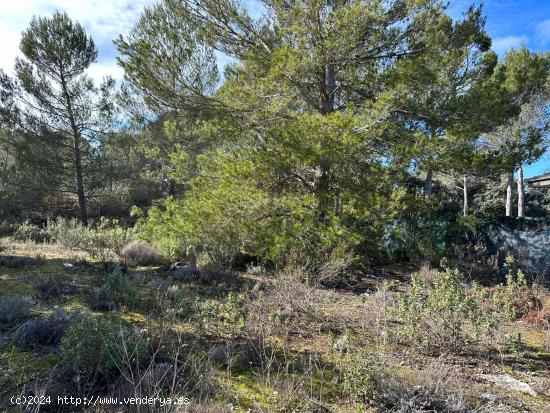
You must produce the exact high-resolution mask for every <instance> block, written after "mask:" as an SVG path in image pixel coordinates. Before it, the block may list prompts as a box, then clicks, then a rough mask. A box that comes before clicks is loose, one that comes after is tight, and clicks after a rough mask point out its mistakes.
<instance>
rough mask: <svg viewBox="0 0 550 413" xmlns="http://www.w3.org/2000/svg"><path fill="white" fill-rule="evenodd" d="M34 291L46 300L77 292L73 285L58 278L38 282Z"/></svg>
mask: <svg viewBox="0 0 550 413" xmlns="http://www.w3.org/2000/svg"><path fill="white" fill-rule="evenodd" d="M36 289H37V290H38V291H39V292H40V294H41V295H42V297H43V298H44V299H46V300H49V299H51V298H57V297H60V296H62V295H65V294H74V293H75V292H76V291H77V290H78V289H77V287H76V286H75V285H73V284H71V283H70V282H69V281H68V280H65V279H63V278H61V277H60V276H56V277H48V278H46V279H44V280H42V281H40V282H39V283H38V284H37V286H36Z"/></svg>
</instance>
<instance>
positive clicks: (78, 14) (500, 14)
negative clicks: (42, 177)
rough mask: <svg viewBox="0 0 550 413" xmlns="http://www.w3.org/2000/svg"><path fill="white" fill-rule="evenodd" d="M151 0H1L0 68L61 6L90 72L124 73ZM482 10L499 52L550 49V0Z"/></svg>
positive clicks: (544, 167) (533, 170) (547, 162)
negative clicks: (87, 38)
mask: <svg viewBox="0 0 550 413" xmlns="http://www.w3.org/2000/svg"><path fill="white" fill-rule="evenodd" d="M154 2H155V1H154V0H17V1H4V2H2V8H1V10H2V12H1V14H0V38H1V39H2V51H1V53H0V68H3V69H4V70H6V71H8V72H10V71H11V69H12V67H13V61H14V58H15V56H16V55H17V53H18V47H19V39H20V35H21V32H22V31H23V30H24V29H25V28H26V27H27V26H28V24H29V21H30V19H31V18H32V16H33V15H36V14H37V15H48V14H50V13H51V12H53V11H54V10H56V9H61V10H65V11H66V12H67V13H68V14H69V16H71V17H72V18H73V19H76V20H78V21H80V22H81V23H82V24H83V25H84V27H85V28H86V30H87V31H88V32H89V33H90V34H91V35H92V36H93V38H94V40H95V41H96V44H97V46H98V49H99V58H98V62H97V63H96V64H94V65H93V66H92V67H91V68H90V75H91V76H92V77H94V78H95V79H98V80H99V79H101V78H102V77H103V76H105V75H107V74H110V75H112V76H113V77H115V78H117V79H120V78H122V74H123V73H122V70H121V69H120V68H119V67H118V66H117V64H116V61H115V57H116V49H115V48H114V46H113V43H112V40H113V39H114V38H115V37H117V36H118V34H120V33H125V32H127V31H128V30H129V29H130V28H131V27H132V25H133V23H134V22H135V21H136V20H137V19H138V17H139V15H140V13H141V10H142V9H143V7H145V6H146V5H151V4H153V3H154ZM245 3H246V4H247V6H248V7H249V9H250V10H251V11H252V14H253V15H255V16H257V15H258V14H259V12H260V9H259V7H258V6H257V5H256V2H255V0H245ZM450 3H451V4H450V7H449V14H450V15H451V16H452V17H454V18H459V17H460V16H461V15H462V13H463V12H464V11H465V10H466V9H467V7H468V5H470V4H471V3H475V4H479V3H480V2H479V1H475V0H450ZM483 4H484V14H485V15H486V17H487V31H488V32H489V34H490V35H491V37H492V38H493V48H494V49H495V51H496V52H497V53H499V55H500V56H502V55H503V54H504V53H505V51H506V50H508V49H509V48H510V47H517V46H519V45H520V44H522V43H524V44H525V45H527V47H528V48H529V49H531V50H536V51H550V0H485V1H484V2H483ZM546 171H550V153H549V154H547V155H545V156H544V157H543V158H542V159H540V160H539V161H538V162H536V163H535V164H533V165H530V166H528V167H527V168H525V174H526V176H528V177H529V176H533V175H537V174H540V173H542V172H546Z"/></svg>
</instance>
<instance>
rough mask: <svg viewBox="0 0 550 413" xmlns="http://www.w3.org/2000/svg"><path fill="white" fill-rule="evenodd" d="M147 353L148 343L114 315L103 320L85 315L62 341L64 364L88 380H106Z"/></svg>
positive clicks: (137, 361) (140, 359)
mask: <svg viewBox="0 0 550 413" xmlns="http://www.w3.org/2000/svg"><path fill="white" fill-rule="evenodd" d="M148 353H149V350H148V344H147V341H146V340H145V339H144V338H142V337H140V336H138V335H137V334H136V332H135V331H134V330H133V329H131V328H127V327H125V326H124V325H123V324H122V322H121V320H120V318H119V317H117V316H116V315H114V316H112V317H110V318H108V319H104V320H103V319H99V318H98V317H96V316H94V315H92V314H91V313H84V314H82V315H81V317H80V319H79V320H78V321H77V322H75V323H74V324H73V325H72V326H71V327H70V328H69V330H68V331H67V334H65V336H63V338H62V339H61V354H62V356H63V359H64V361H65V363H66V364H68V365H69V366H71V367H72V368H73V369H75V370H77V371H79V372H82V373H84V374H88V375H90V376H93V375H95V374H96V373H97V374H99V375H101V376H104V377H107V376H109V375H111V374H113V373H115V372H116V371H117V370H120V369H121V368H122V367H123V366H126V365H127V364H128V363H131V364H136V363H140V362H142V361H143V360H144V359H145V358H146V357H147V355H148Z"/></svg>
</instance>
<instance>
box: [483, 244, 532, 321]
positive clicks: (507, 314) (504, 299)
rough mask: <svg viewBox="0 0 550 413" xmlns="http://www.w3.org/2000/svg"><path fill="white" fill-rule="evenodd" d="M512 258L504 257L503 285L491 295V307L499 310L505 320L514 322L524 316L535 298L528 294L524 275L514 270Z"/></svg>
mask: <svg viewBox="0 0 550 413" xmlns="http://www.w3.org/2000/svg"><path fill="white" fill-rule="evenodd" d="M513 264H514V258H513V257H512V256H511V255H509V256H507V257H506V262H505V265H506V267H507V268H508V272H507V274H506V283H505V285H502V284H500V285H499V286H497V287H496V289H495V291H494V292H493V294H492V301H493V305H494V306H495V307H496V308H498V309H500V312H501V313H502V314H503V315H504V318H505V319H506V320H510V321H512V320H516V319H517V318H518V317H521V316H523V315H525V314H526V313H527V312H528V311H529V310H530V309H531V307H534V306H533V305H532V304H533V303H532V301H536V298H535V297H533V296H532V294H530V290H529V288H528V287H527V280H526V278H525V274H524V273H523V271H521V270H514V268H513Z"/></svg>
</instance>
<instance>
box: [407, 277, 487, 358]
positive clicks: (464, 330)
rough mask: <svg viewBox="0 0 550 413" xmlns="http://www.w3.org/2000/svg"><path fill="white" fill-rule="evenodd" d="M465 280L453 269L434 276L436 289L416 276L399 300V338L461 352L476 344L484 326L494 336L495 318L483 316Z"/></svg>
mask: <svg viewBox="0 0 550 413" xmlns="http://www.w3.org/2000/svg"><path fill="white" fill-rule="evenodd" d="M461 279H462V274H461V273H460V272H459V271H458V270H456V269H450V268H446V269H445V270H443V271H439V272H437V274H435V275H434V276H433V278H432V283H433V287H430V286H428V285H427V284H426V283H425V282H423V281H421V280H420V279H419V278H418V277H416V276H413V281H412V284H411V287H410V288H409V290H408V291H407V292H406V293H404V294H401V295H400V296H399V298H398V301H399V311H398V313H399V315H398V318H399V321H400V326H399V328H398V335H399V336H400V337H401V338H404V339H406V340H407V341H409V342H412V343H415V344H417V345H420V346H427V347H428V348H431V349H435V350H443V349H449V350H453V351H458V350H460V349H461V348H462V346H463V345H467V344H470V343H473V342H474V341H476V339H477V335H478V333H479V332H480V331H481V327H482V326H485V327H487V331H489V332H490V331H491V330H492V329H493V328H494V327H495V320H494V317H493V315H492V314H485V315H484V314H482V312H481V311H480V309H479V308H478V305H477V302H476V300H475V299H474V296H473V295H472V294H470V291H468V290H467V289H466V288H465V287H464V286H462V285H461ZM474 293H475V291H474ZM472 332H473V333H472Z"/></svg>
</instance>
